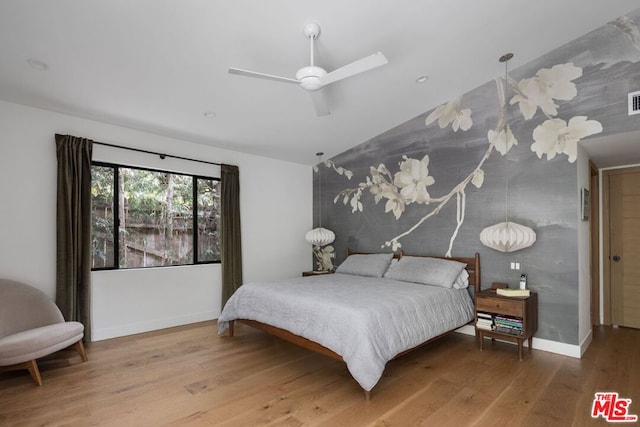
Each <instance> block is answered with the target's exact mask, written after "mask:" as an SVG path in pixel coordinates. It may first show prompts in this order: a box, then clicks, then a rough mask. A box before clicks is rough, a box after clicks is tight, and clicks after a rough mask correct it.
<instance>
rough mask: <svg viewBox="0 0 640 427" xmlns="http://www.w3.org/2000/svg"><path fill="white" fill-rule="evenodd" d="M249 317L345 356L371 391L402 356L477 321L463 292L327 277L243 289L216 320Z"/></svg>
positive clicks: (223, 324) (221, 328)
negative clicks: (433, 339)
mask: <svg viewBox="0 0 640 427" xmlns="http://www.w3.org/2000/svg"><path fill="white" fill-rule="evenodd" d="M235 319H249V320H256V321H259V322H262V323H266V324H269V325H272V326H276V327H278V328H281V329H286V330H287V331H290V332H292V333H294V334H296V335H300V336H302V337H305V338H307V339H310V340H312V341H315V342H317V343H319V344H322V345H323V346H325V347H327V348H329V349H331V350H333V351H334V352H336V353H338V354H339V355H341V356H342V358H343V359H344V361H345V362H346V364H347V367H348V369H349V372H350V373H351V375H352V376H353V378H354V379H355V380H356V381H357V382H358V383H359V384H360V386H361V387H362V388H363V389H365V390H371V389H372V388H373V387H374V386H375V385H376V383H377V382H378V380H379V379H380V377H381V376H382V372H383V371H384V368H385V365H386V363H387V362H388V361H389V360H391V359H393V357H394V356H396V355H397V354H398V353H401V352H403V351H405V350H408V349H410V348H413V347H415V346H417V345H419V344H421V343H423V342H425V341H427V340H428V339H430V338H433V337H435V336H437V335H440V334H442V333H444V332H446V331H450V330H452V329H455V328H458V327H460V326H462V325H464V324H466V323H468V322H469V321H471V320H472V319H473V302H472V300H471V297H470V296H469V293H468V291H467V290H466V289H447V288H441V287H435V286H428V285H420V284H415V283H408V282H400V281H395V280H389V279H381V278H380V279H379V278H373V277H363V276H354V275H349V274H329V275H322V276H312V277H304V278H296V279H289V280H284V281H278V282H254V283H247V284H245V285H243V286H241V287H240V288H239V289H238V290H237V291H236V293H235V294H234V295H233V296H232V297H231V298H230V299H229V301H228V302H227V304H226V305H225V307H224V309H223V310H222V314H221V315H220V318H219V319H218V333H219V334H222V333H224V332H225V331H226V330H227V328H228V322H229V321H231V320H235Z"/></svg>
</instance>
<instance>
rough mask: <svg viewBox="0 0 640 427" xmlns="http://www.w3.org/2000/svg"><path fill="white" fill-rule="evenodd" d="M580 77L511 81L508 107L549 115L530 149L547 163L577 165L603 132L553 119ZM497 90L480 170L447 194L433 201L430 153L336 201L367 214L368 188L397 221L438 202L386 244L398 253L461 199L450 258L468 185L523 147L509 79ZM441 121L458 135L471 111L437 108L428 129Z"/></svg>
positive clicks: (562, 67)
mask: <svg viewBox="0 0 640 427" xmlns="http://www.w3.org/2000/svg"><path fill="white" fill-rule="evenodd" d="M580 76H582V69H581V68H579V67H576V66H574V65H573V64H572V63H567V64H559V65H555V66H553V67H552V68H542V69H540V70H538V72H537V73H536V75H535V76H534V77H532V78H527V79H522V80H520V81H519V82H516V81H515V80H512V79H511V78H508V84H509V85H510V86H512V87H513V88H514V90H515V92H516V95H515V96H513V97H512V98H511V100H510V102H509V103H510V104H511V105H514V104H519V105H518V106H519V108H520V112H521V113H522V115H523V116H524V118H525V120H529V119H531V118H532V117H533V116H534V115H535V113H536V112H537V110H538V108H540V110H541V111H542V113H543V114H544V115H545V116H546V117H547V120H546V121H545V122H543V123H542V124H541V125H539V126H538V127H536V128H535V130H534V132H533V139H534V142H533V143H532V145H531V150H532V151H534V152H535V153H536V154H537V155H538V157H539V158H542V156H543V155H544V154H546V155H547V159H548V160H551V159H553V158H554V157H555V156H556V155H557V154H558V153H564V154H567V156H568V159H569V162H574V161H575V160H576V157H577V143H578V141H580V139H582V138H585V137H587V136H589V135H593V134H596V133H599V132H602V125H601V124H600V123H599V122H597V121H595V120H587V118H586V117H584V116H577V117H573V118H572V119H570V120H569V122H568V123H567V122H565V121H564V120H562V119H558V118H553V116H556V115H557V114H558V105H556V104H555V102H554V100H564V101H568V100H571V99H573V98H575V97H576V96H577V88H576V85H575V84H574V83H573V82H572V81H573V80H575V79H577V78H578V77H580ZM496 89H497V95H498V106H499V107H498V116H497V122H496V126H495V128H494V129H491V130H489V131H488V133H487V139H488V142H489V147H488V148H487V150H486V152H485V153H484V155H483V156H482V158H481V159H480V161H479V162H478V165H477V166H476V168H475V169H473V170H472V171H471V173H469V175H467V177H466V178H464V179H463V180H462V181H461V182H460V183H458V184H457V185H456V186H455V187H453V188H452V189H451V191H449V192H448V193H447V194H446V195H444V196H441V197H431V196H430V195H429V192H428V191H427V187H428V186H430V185H433V184H434V183H435V179H434V178H433V177H432V176H430V175H429V169H428V166H429V155H425V156H424V157H423V158H422V160H417V159H412V158H409V157H407V156H403V157H402V159H403V161H401V162H400V163H399V169H400V170H399V171H398V172H396V173H395V174H392V173H391V172H390V171H389V170H388V169H387V167H386V166H385V165H384V164H380V165H379V166H378V167H377V168H374V167H373V166H372V167H370V174H371V176H370V177H369V176H367V177H366V181H365V182H363V183H360V184H358V187H356V188H350V189H345V190H343V191H341V192H340V193H338V195H337V196H336V197H335V199H334V203H337V202H338V200H339V199H340V198H342V201H343V204H345V205H347V204H350V205H351V208H352V213H356V212H362V211H363V209H364V206H363V204H362V201H361V199H362V195H363V192H364V190H369V192H370V193H371V194H372V195H373V196H374V201H375V203H376V204H377V203H378V202H380V201H381V200H382V199H387V202H386V204H385V212H393V214H394V216H395V219H396V220H398V219H399V218H400V217H401V216H402V214H403V213H404V211H405V207H406V206H407V205H409V204H411V203H417V204H425V205H428V204H436V206H435V207H434V208H433V209H432V210H431V211H430V212H427V213H426V214H425V215H424V216H423V217H422V218H421V219H420V220H418V221H417V222H416V223H415V224H414V225H413V226H411V227H410V228H409V229H407V230H406V231H404V232H403V233H401V234H399V235H397V236H395V237H394V238H392V239H390V240H388V241H386V242H385V243H384V245H383V247H385V246H387V247H391V248H392V250H394V251H395V250H397V249H399V248H400V247H402V244H401V243H400V239H402V238H404V237H406V236H408V235H409V234H411V233H412V232H413V231H415V230H416V229H417V228H418V227H419V226H420V225H422V224H423V223H424V222H425V221H427V220H428V219H429V218H431V217H433V216H435V215H437V214H438V213H439V212H440V211H441V210H442V208H443V207H444V206H445V205H446V204H447V203H448V202H449V200H451V198H452V197H453V196H454V195H455V196H456V201H457V205H456V228H455V230H454V231H453V233H452V235H451V238H450V240H449V248H448V251H447V253H446V255H447V256H451V250H452V247H453V243H454V242H455V239H456V237H457V235H458V231H459V230H460V227H461V226H462V223H463V222H464V217H465V212H466V203H465V202H466V193H465V190H466V188H467V185H468V184H469V183H470V182H471V183H472V184H473V185H474V186H475V187H476V188H480V187H482V185H483V183H484V176H485V173H484V170H483V169H482V167H483V165H484V163H485V162H486V160H487V159H488V158H489V156H490V155H491V153H492V151H493V149H494V148H495V149H496V151H498V152H499V153H500V154H501V155H503V156H505V155H506V154H507V153H508V152H509V150H511V148H512V147H513V146H515V145H517V144H518V140H517V139H516V138H515V135H514V134H513V132H512V130H511V127H510V126H509V124H508V123H507V121H506V118H505V106H506V102H505V101H506V95H505V91H504V80H502V79H496ZM436 120H438V124H439V126H440V127H441V128H444V127H446V126H448V125H449V124H450V123H453V126H452V128H453V130H454V132H455V131H457V129H458V128H459V129H462V130H467V129H469V128H471V126H472V121H471V110H470V109H467V110H462V111H461V110H460V101H459V100H456V101H452V102H450V103H448V104H443V105H441V106H439V107H437V108H436V109H435V110H434V111H433V112H432V113H431V114H430V115H429V116H428V117H427V119H426V121H425V122H426V124H427V125H428V124H430V123H433V122H435V121H436ZM456 120H457V121H456Z"/></svg>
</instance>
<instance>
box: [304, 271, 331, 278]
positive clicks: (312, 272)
mask: <svg viewBox="0 0 640 427" xmlns="http://www.w3.org/2000/svg"><path fill="white" fill-rule="evenodd" d="M323 274H333V271H303V272H302V277H308V276H320V275H323Z"/></svg>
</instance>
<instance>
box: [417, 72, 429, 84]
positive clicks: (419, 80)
mask: <svg viewBox="0 0 640 427" xmlns="http://www.w3.org/2000/svg"><path fill="white" fill-rule="evenodd" d="M428 78H429V76H427V75H426V74H423V75H421V76H418V78H416V83H424V82H426V81H427V79H428Z"/></svg>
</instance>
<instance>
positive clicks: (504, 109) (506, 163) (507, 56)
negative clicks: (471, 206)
mask: <svg viewBox="0 0 640 427" xmlns="http://www.w3.org/2000/svg"><path fill="white" fill-rule="evenodd" d="M511 58H513V54H512V53H507V54H504V55H503V56H502V57H500V62H504V104H503V105H502V112H503V120H504V126H503V131H504V138H505V144H506V145H507V148H508V145H509V133H508V130H509V127H508V124H507V99H509V97H508V96H507V92H508V90H509V60H510V59H511ZM507 153H508V151H506V152H505V153H504V222H506V223H507V224H508V223H509V159H508V158H507Z"/></svg>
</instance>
